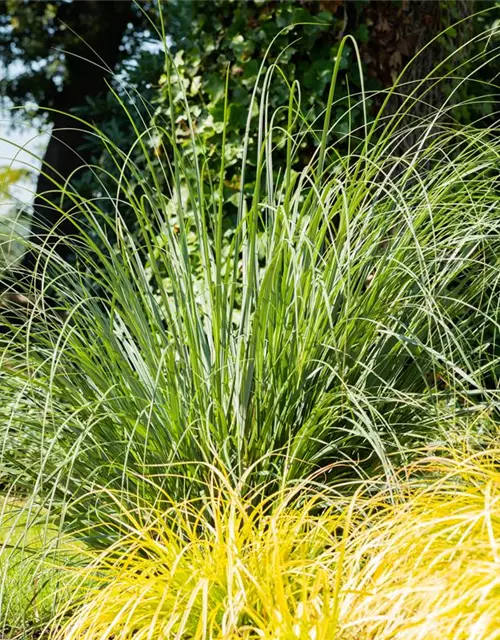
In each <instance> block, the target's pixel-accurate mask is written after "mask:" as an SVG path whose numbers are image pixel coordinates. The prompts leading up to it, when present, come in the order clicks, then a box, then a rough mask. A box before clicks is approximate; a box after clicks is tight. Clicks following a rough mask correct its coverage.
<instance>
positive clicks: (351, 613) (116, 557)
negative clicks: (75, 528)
mask: <svg viewBox="0 0 500 640" xmlns="http://www.w3.org/2000/svg"><path fill="white" fill-rule="evenodd" d="M499 463H500V448H498V446H495V447H493V446H492V447H490V448H489V449H488V450H485V451H481V452H476V453H470V452H469V453H465V454H464V452H463V451H462V452H459V451H456V450H455V451H454V450H450V451H448V452H445V453H442V452H441V453H439V454H438V453H434V454H433V453H432V451H431V452H429V453H428V455H427V456H425V457H424V458H423V459H421V460H420V461H418V462H416V463H414V464H413V465H411V466H408V467H405V468H403V469H402V470H400V472H399V473H398V475H397V480H394V481H393V482H392V484H391V485H390V486H389V487H388V486H387V483H386V480H385V478H381V479H380V480H372V481H365V482H362V483H358V484H352V485H351V486H350V487H345V486H344V487H338V488H337V489H340V490H341V491H340V492H339V491H334V490H333V489H332V488H326V487H318V483H317V479H316V480H315V479H311V480H310V481H305V482H303V483H302V484H301V485H299V486H289V487H286V488H283V489H282V490H281V491H280V492H279V493H278V494H276V495H274V496H272V498H269V497H265V496H266V492H265V491H262V490H258V491H256V492H255V493H253V494H252V495H246V496H245V497H243V496H242V495H241V493H240V489H239V488H233V487H232V486H231V484H230V481H229V479H228V478H227V476H226V475H224V474H222V473H220V472H217V471H215V470H212V471H211V473H212V481H211V482H210V484H209V485H208V486H207V487H206V498H205V499H204V500H203V502H202V504H201V505H200V504H199V503H198V504H196V505H195V504H194V503H191V502H189V501H183V502H176V501H172V502H171V503H170V506H169V507H168V508H166V509H161V510H151V509H150V508H143V507H141V506H140V505H138V506H137V508H136V509H135V510H134V511H129V510H128V507H127V506H126V504H125V503H123V502H122V501H121V500H120V497H119V496H118V495H113V496H111V498H112V499H113V500H116V503H117V506H119V511H122V516H121V517H120V518H119V519H118V520H116V521H115V522H114V525H115V526H117V528H119V530H120V532H121V534H122V537H121V538H120V539H119V540H118V541H117V542H116V543H115V544H113V545H112V546H111V547H110V548H109V549H107V550H106V551H103V552H102V553H100V554H99V553H97V552H93V553H90V557H89V561H88V564H87V567H86V568H85V569H84V570H83V571H81V572H77V573H76V574H75V576H74V578H73V579H74V580H75V583H74V584H75V590H74V594H75V596H74V597H73V598H71V599H70V600H69V602H67V603H66V609H64V608H63V610H62V611H61V612H60V617H59V618H58V621H57V625H56V627H55V628H56V629H57V630H56V632H55V633H54V636H53V637H55V638H58V639H60V640H63V639H64V640H77V639H78V640H96V639H97V638H99V639H100V640H108V639H109V640H111V638H113V639H114V640H121V639H122V638H134V639H137V640H139V639H143V638H144V639H145V638H176V639H178V640H183V639H188V638H189V639H190V640H196V639H200V640H201V639H202V638H206V639H214V640H215V639H217V640H222V639H229V638H231V639H234V638H248V639H250V638H252V639H253V638H266V639H276V640H278V639H280V640H281V639H283V640H285V639H286V640H292V639H296V638H300V639H302V638H304V639H306V638H307V639H314V640H318V639H324V640H327V639H328V640H332V639H334V638H341V639H354V638H356V640H363V639H366V640H368V639H372V638H377V639H379V638H380V639H382V640H385V639H387V640H389V639H392V638H398V639H401V640H417V639H420V638H432V637H441V638H443V640H448V639H452V638H453V639H454V640H461V639H463V640H472V639H474V640H487V639H488V640H491V639H493V638H498V637H500V636H499V631H498V620H499V616H500V557H499V553H500V471H499ZM349 492H350V493H351V497H350V498H346V497H342V493H349ZM124 522H126V524H125V525H124ZM66 610H67V611H71V614H70V615H69V616H67V615H66V613H65V611H66Z"/></svg>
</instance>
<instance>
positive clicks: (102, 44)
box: [0, 0, 499, 266]
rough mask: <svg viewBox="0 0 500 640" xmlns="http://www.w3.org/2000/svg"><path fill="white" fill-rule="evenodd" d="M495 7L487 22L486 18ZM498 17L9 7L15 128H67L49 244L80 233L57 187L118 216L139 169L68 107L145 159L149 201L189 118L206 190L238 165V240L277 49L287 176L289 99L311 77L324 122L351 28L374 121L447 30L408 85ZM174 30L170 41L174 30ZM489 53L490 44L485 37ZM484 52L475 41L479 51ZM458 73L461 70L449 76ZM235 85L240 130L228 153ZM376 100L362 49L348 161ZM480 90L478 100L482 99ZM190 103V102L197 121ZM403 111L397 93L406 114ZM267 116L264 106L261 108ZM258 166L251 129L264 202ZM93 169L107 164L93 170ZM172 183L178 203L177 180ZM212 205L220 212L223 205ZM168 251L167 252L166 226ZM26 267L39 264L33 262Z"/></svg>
mask: <svg viewBox="0 0 500 640" xmlns="http://www.w3.org/2000/svg"><path fill="white" fill-rule="evenodd" d="M485 9H487V11H486V13H484V12H483V13H481V11H484V10H485ZM478 12H479V13H478ZM475 13H476V15H475V16H473V14H475ZM498 14H499V4H498V3H496V2H483V1H480V0H475V2H472V1H468V0H446V1H441V2H428V1H426V0H383V1H377V2H375V1H373V0H322V1H316V0H315V1H307V0H302V1H296V2H290V1H283V0H281V1H279V0H278V1H263V0H250V1H248V2H241V1H237V0H210V1H205V2H203V1H198V0H164V2H162V3H158V2H141V3H134V2H129V1H111V2H98V1H97V0H87V1H86V2H75V1H71V0H69V1H67V0H54V1H52V2H30V1H27V0H6V2H4V3H3V4H2V5H1V6H0V52H1V53H0V58H1V60H2V62H3V66H4V69H5V70H6V74H5V78H4V80H3V82H2V96H3V98H4V103H8V104H10V105H13V106H15V107H21V109H20V110H19V111H13V112H12V113H13V118H12V124H13V125H15V124H16V122H20V121H22V120H23V119H26V118H27V117H29V116H30V115H34V114H37V116H38V117H40V116H43V118H44V121H45V123H46V124H47V125H48V126H50V125H52V135H51V138H50V141H49V145H48V147H47V151H46V154H45V158H44V172H43V173H41V174H40V176H39V178H38V183H37V187H36V197H35V200H34V213H33V223H32V234H33V239H34V240H35V241H36V240H37V238H40V237H43V230H44V227H45V226H49V227H52V226H54V225H55V224H57V223H59V230H60V232H61V233H62V234H63V235H71V234H72V233H73V231H74V229H73V228H72V227H71V225H70V224H68V221H67V220H66V221H62V222H61V220H60V213H59V211H58V210H57V209H56V208H54V209H53V210H51V209H50V206H49V204H48V201H50V198H51V197H58V198H59V199H60V196H51V195H50V194H49V195H48V196H47V195H46V196H45V197H44V198H42V199H41V198H40V195H41V194H47V193H48V192H49V191H50V190H51V189H52V181H54V180H55V181H57V182H59V183H60V184H64V183H65V182H66V180H68V179H70V177H71V181H72V183H74V185H75V187H76V188H77V189H78V190H79V192H80V193H82V195H84V196H85V197H93V198H99V199H100V206H101V207H102V208H104V209H106V208H109V207H112V206H113V205H112V198H109V197H107V194H113V192H114V191H115V188H114V184H113V178H116V177H117V176H119V175H120V171H122V170H123V162H122V161H121V160H119V159H117V157H116V154H108V153H107V152H106V150H105V148H103V145H102V142H101V140H100V139H99V136H96V135H94V134H93V133H92V131H91V129H90V127H89V126H87V125H84V124H82V123H81V122H77V121H74V120H71V119H70V118H68V117H67V116H66V115H65V114H66V113H70V114H73V116H75V117H77V118H81V119H82V120H83V121H85V122H87V123H90V124H91V125H93V126H95V127H97V128H99V130H100V131H102V132H103V133H104V134H105V135H107V136H109V137H110V138H111V140H113V142H114V143H115V144H117V145H118V146H119V147H120V148H121V149H122V151H123V152H124V154H128V153H129V152H131V155H130V157H131V160H132V161H133V162H134V163H135V166H136V170H135V171H134V172H133V173H132V174H131V175H129V176H127V177H128V178H129V179H130V184H131V187H130V188H132V189H137V190H138V192H140V189H141V180H146V181H147V180H150V177H149V176H150V175H151V173H150V170H148V168H147V166H146V165H147V162H150V163H151V165H150V167H151V166H153V167H155V166H158V164H159V163H162V162H168V161H169V160H171V158H170V157H169V153H170V152H169V148H170V145H169V144H168V140H166V139H165V135H164V132H170V131H171V126H170V120H171V117H172V115H173V119H174V123H175V130H174V132H173V135H175V138H176V140H177V142H178V143H179V144H180V145H181V147H184V151H185V153H186V155H187V156H189V155H193V154H196V155H197V156H198V159H199V160H201V163H202V165H203V179H204V180H205V181H207V182H209V181H212V180H214V179H215V177H216V176H217V175H218V173H219V171H220V165H221V159H222V155H223V156H224V162H225V167H226V174H225V193H224V215H225V220H226V223H227V229H228V233H229V234H230V233H231V229H232V228H234V222H235V218H236V199H237V194H238V191H239V189H240V187H241V169H240V167H241V159H242V153H243V142H242V141H243V138H244V131H245V126H246V118H247V112H248V108H249V105H250V100H251V95H252V91H253V90H254V87H255V85H256V82H257V74H258V71H259V67H260V65H261V63H262V61H263V59H264V56H265V54H266V51H267V50H268V49H269V53H268V56H267V59H266V62H265V65H264V71H265V70H266V69H269V68H270V66H271V65H273V64H276V65H278V66H279V67H280V68H281V70H282V73H280V72H279V71H275V72H274V74H273V79H272V82H271V89H270V93H269V110H270V112H275V121H274V124H275V130H274V131H275V133H274V139H273V143H274V148H275V152H274V156H273V160H274V171H275V173H277V172H279V170H280V166H283V165H284V158H285V144H284V141H285V132H284V129H283V133H282V135H280V133H279V131H280V129H279V128H280V127H285V126H286V121H285V120H286V117H287V115H286V109H281V110H280V109H279V108H280V107H284V106H286V105H287V103H288V100H289V87H290V85H291V84H292V83H293V82H294V81H298V83H299V84H300V87H301V93H300V102H301V109H302V112H303V113H304V116H305V118H306V120H307V123H308V124H309V126H312V127H314V122H315V119H316V118H318V117H319V116H320V114H321V113H322V111H323V110H324V109H325V106H326V101H327V94H328V87H329V84H330V79H331V75H332V70H333V66H334V64H335V61H336V56H337V53H338V49H339V43H340V40H341V38H342V37H343V36H344V35H346V34H351V35H352V36H353V37H354V38H355V39H356V42H357V44H358V47H359V52H360V58H361V63H362V66H363V76H364V89H365V91H366V92H367V94H368V95H369V96H371V97H369V98H368V100H367V103H366V104H367V107H368V118H371V117H373V116H374V115H375V114H376V112H377V108H378V107H379V106H380V101H381V97H380V94H378V95H377V93H376V92H377V91H379V90H381V89H384V88H388V87H390V86H391V85H392V83H393V82H394V81H395V80H396V78H397V77H398V76H399V74H400V73H401V72H402V70H403V69H404V67H405V65H406V64H407V63H408V62H409V61H410V60H411V59H412V58H413V57H414V56H415V54H416V53H417V52H419V51H420V50H421V49H422V47H424V45H426V44H427V43H429V41H431V40H432V39H433V38H435V37H436V36H437V35H438V34H441V36H440V37H439V39H437V40H436V41H434V42H433V43H431V44H430V45H428V46H427V47H426V48H425V49H424V51H423V52H422V53H421V54H420V55H419V56H418V57H417V59H416V60H415V62H414V63H413V64H412V65H411V68H410V70H409V71H408V73H407V74H406V76H405V77H406V78H407V80H408V82H410V83H411V82H412V81H416V80H417V79H421V78H423V77H425V76H426V75H427V74H429V73H430V71H431V69H432V68H433V67H434V65H435V64H436V63H437V62H438V61H440V60H442V59H444V58H445V57H446V55H448V54H452V53H453V52H456V51H457V49H458V50H459V49H460V47H461V46H462V45H463V44H464V43H466V42H468V41H470V40H471V39H472V38H474V37H475V36H477V35H478V34H481V32H482V31H484V29H486V28H488V27H490V26H491V24H492V23H493V22H494V21H495V20H497V19H498ZM471 16H473V17H471ZM162 21H163V24H164V29H165V34H166V43H165V42H162V38H161V37H160V33H161V29H160V24H161V23H162ZM460 21H461V22H460ZM456 23H458V24H456ZM454 24H455V26H451V25H454ZM165 44H166V46H167V47H168V49H169V50H170V53H171V55H172V59H173V61H174V65H173V66H172V68H171V71H170V73H169V74H167V73H166V69H165V53H164V50H165ZM478 46H479V45H478ZM480 46H482V47H484V43H482V44H481V45H480ZM473 54H474V45H473V44H472V45H469V46H468V47H467V49H466V50H464V54H463V56H464V58H465V57H466V56H469V57H470V56H473ZM457 59H458V60H460V54H459V55H458V58H457V55H456V54H455V55H454V57H453V64H454V65H456V64H457ZM451 71H452V69H451V68H450V67H449V66H448V67H447V66H446V64H445V65H444V66H443V67H442V69H440V75H444V74H445V73H450V72H451ZM491 76H492V73H491V70H488V69H485V71H484V77H485V78H486V77H487V78H491ZM226 77H227V84H228V96H227V101H228V113H227V117H228V123H227V132H226V144H225V145H224V148H222V131H223V126H224V95H225V85H226ZM453 82H454V81H453V79H450V83H449V84H448V85H447V84H446V83H444V84H443V83H440V89H439V92H440V93H439V95H438V94H436V93H435V92H434V93H433V92H432V91H431V92H430V93H429V94H428V95H427V96H426V98H427V100H428V102H429V103H430V106H432V103H433V102H434V103H435V104H440V103H442V101H443V93H442V92H443V90H445V91H448V92H449V93H451V89H452V85H453ZM455 85H456V86H455V93H454V94H453V95H454V98H453V99H454V101H455V102H456V103H457V104H458V103H460V107H459V108H457V110H456V112H454V113H453V117H455V118H457V119H458V120H460V121H461V122H469V121H472V120H474V121H477V120H478V119H479V118H481V117H484V118H485V122H487V118H488V116H489V114H490V113H492V112H493V111H494V110H495V105H492V104H491V101H489V100H487V99H483V97H484V93H485V92H487V89H486V88H485V87H483V86H482V85H481V84H480V83H477V82H476V83H475V84H473V83H467V91H468V92H469V95H464V89H461V88H460V86H458V85H457V83H455ZM409 86H410V87H411V84H410V85H409ZM443 87H444V89H443ZM360 91H361V78H360V72H359V65H358V61H357V56H356V51H355V50H354V47H353V46H346V47H345V48H344V50H343V52H342V59H341V61H340V77H339V79H338V81H337V89H336V104H335V109H334V113H333V114H332V122H336V125H335V128H334V131H333V134H332V135H333V136H334V138H335V139H336V143H337V148H338V151H339V152H340V153H342V152H343V151H345V149H346V145H347V144H348V141H349V137H348V136H347V134H348V133H351V142H352V132H355V131H356V129H358V128H359V127H360V126H361V124H362V120H363V110H362V107H361V101H360V99H359V95H360ZM471 91H477V93H476V94H475V95H470V92H471ZM169 92H170V93H171V97H172V98H173V101H172V102H173V108H174V113H173V114H171V113H170V106H169V105H170V99H169ZM184 95H187V96H188V97H189V105H190V107H189V109H190V112H189V113H188V112H187V107H186V102H185V100H184V97H183V96H184ZM258 96H259V90H257V97H258ZM446 97H447V96H446ZM399 100H401V99H399ZM464 102H465V104H464ZM397 104H398V98H397V97H395V98H394V108H395V107H396V106H397ZM124 106H126V107H127V109H124V108H123V107H124ZM131 107H132V109H131ZM426 108H429V105H422V109H424V110H425V109H426ZM349 109H350V110H349ZM348 110H349V112H348ZM257 112H258V101H257V103H256V105H255V107H254V114H253V115H254V116H256V115H257ZM130 113H132V114H133V117H132V118H131V117H130ZM191 125H192V130H191ZM135 127H136V128H137V129H138V130H141V131H143V130H145V129H146V128H148V127H152V129H151V130H150V131H151V134H150V135H148V136H147V137H146V138H145V141H146V143H147V146H148V148H149V151H150V158H149V160H148V161H146V159H145V158H144V153H143V150H141V149H140V147H139V146H138V145H136V146H135V147H134V142H135V141H136V139H137V134H136V132H135V131H134V128H135ZM162 132H163V134H162ZM191 133H194V136H195V144H193V142H192V137H191ZM169 135H170V133H169ZM314 149H315V140H314V135H313V134H310V135H306V136H305V137H304V139H303V141H302V144H301V150H300V153H299V154H298V155H297V156H296V158H295V162H294V167H293V168H294V169H295V170H297V171H300V170H301V169H302V168H303V167H304V166H306V164H307V163H308V161H309V160H310V158H311V156H312V154H313V153H314ZM131 150H132V151H131ZM255 158H256V138H255V137H252V136H250V146H249V158H248V160H247V168H246V173H245V178H244V179H245V184H244V185H243V189H244V190H245V191H246V192H249V193H250V192H251V190H252V186H253V181H254V178H255V175H254V174H253V173H252V167H254V166H255ZM88 165H94V166H95V167H96V169H95V170H88V169H86V170H85V171H82V170H81V168H82V167H83V166H88ZM193 167H194V164H193ZM193 171H194V168H193ZM156 175H157V176H158V177H159V178H160V180H161V175H162V174H161V171H156ZM160 187H161V188H163V189H164V190H165V193H166V194H167V195H168V194H169V192H168V189H169V187H168V185H165V184H160ZM212 204H213V205H214V208H215V203H212ZM208 213H210V212H208ZM123 215H124V217H125V220H126V222H130V224H132V221H131V220H130V221H128V220H127V219H126V216H127V213H126V212H124V213H123ZM173 224H175V220H173ZM193 242H195V239H194V237H193ZM158 247H159V250H160V249H161V233H160V230H159V237H158ZM58 250H59V252H60V253H63V255H64V257H65V258H67V259H71V257H72V250H71V243H66V244H59V245H58ZM25 264H27V265H28V266H29V265H30V261H29V255H28V257H27V258H25Z"/></svg>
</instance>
